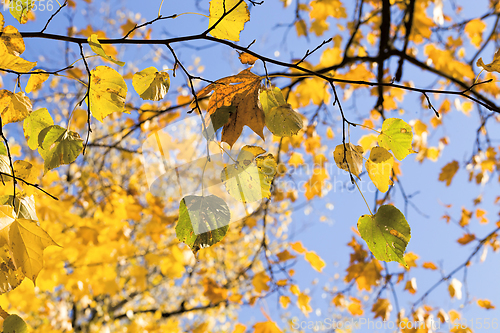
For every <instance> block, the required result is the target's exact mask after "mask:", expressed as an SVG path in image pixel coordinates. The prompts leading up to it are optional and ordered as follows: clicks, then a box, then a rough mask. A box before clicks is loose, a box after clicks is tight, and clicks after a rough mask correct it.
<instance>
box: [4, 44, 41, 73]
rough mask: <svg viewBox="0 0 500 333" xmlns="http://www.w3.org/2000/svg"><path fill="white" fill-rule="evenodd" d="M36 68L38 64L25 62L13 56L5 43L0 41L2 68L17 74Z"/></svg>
mask: <svg viewBox="0 0 500 333" xmlns="http://www.w3.org/2000/svg"><path fill="white" fill-rule="evenodd" d="M35 66H36V62H31V61H28V60H24V59H23V58H21V57H18V56H15V55H13V54H11V53H10V52H9V49H8V48H7V46H6V45H5V44H4V42H2V41H0V68H4V69H10V70H13V71H17V72H29V71H30V70H31V69H32V68H33V67H35Z"/></svg>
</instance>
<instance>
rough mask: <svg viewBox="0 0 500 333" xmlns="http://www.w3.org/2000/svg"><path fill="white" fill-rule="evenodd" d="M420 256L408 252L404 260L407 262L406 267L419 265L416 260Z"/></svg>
mask: <svg viewBox="0 0 500 333" xmlns="http://www.w3.org/2000/svg"><path fill="white" fill-rule="evenodd" d="M418 258H419V256H418V255H416V254H415V253H413V252H407V253H406V254H405V257H404V260H405V262H406V265H407V266H406V269H410V268H412V267H417V263H416V262H415V261H416V260H417V259H418Z"/></svg>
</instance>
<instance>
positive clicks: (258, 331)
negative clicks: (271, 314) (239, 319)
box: [253, 321, 283, 333]
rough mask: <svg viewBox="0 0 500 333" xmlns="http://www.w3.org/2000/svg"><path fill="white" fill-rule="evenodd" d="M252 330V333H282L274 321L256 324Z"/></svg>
mask: <svg viewBox="0 0 500 333" xmlns="http://www.w3.org/2000/svg"><path fill="white" fill-rule="evenodd" d="M253 329H254V331H253V333H283V332H282V331H281V330H280V328H279V327H278V325H276V323H275V322H274V321H265V322H261V323H256V324H255V325H253Z"/></svg>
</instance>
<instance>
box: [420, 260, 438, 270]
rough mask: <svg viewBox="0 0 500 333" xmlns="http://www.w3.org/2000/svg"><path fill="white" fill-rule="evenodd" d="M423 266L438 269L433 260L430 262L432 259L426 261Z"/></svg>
mask: <svg viewBox="0 0 500 333" xmlns="http://www.w3.org/2000/svg"><path fill="white" fill-rule="evenodd" d="M422 267H423V268H426V269H432V270H436V269H437V267H436V265H434V263H432V262H430V261H428V262H424V263H423V264H422Z"/></svg>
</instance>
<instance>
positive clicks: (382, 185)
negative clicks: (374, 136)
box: [365, 147, 394, 193]
mask: <svg viewBox="0 0 500 333" xmlns="http://www.w3.org/2000/svg"><path fill="white" fill-rule="evenodd" d="M393 166H394V157H393V156H392V154H391V153H389V152H388V151H387V149H385V148H382V147H374V148H373V149H372V151H371V153H370V159H369V160H367V161H366V163H365V167H366V171H367V172H368V176H370V179H371V180H372V182H373V184H375V186H376V187H377V189H378V190H379V191H381V192H384V193H385V192H387V190H389V186H391V185H393V182H392V180H391V176H392V167H393Z"/></svg>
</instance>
